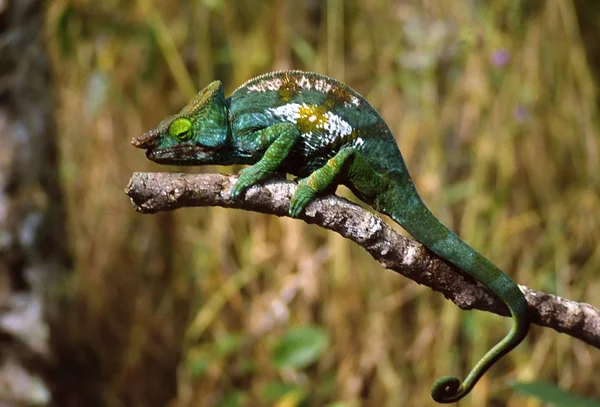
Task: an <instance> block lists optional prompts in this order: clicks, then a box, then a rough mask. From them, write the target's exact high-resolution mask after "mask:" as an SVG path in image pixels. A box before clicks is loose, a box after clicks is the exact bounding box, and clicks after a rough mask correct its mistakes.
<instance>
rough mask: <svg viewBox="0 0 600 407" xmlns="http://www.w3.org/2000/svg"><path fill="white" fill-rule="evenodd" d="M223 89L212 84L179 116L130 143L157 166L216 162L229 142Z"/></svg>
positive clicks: (174, 116) (219, 83)
mask: <svg viewBox="0 0 600 407" xmlns="http://www.w3.org/2000/svg"><path fill="white" fill-rule="evenodd" d="M228 131H229V126H228V120H227V107H226V104H225V94H224V91H223V85H222V84H221V82H219V81H215V82H212V83H211V84H210V85H208V86H207V87H206V88H204V89H203V90H202V91H201V92H200V93H198V96H196V98H195V99H194V100H193V101H192V102H191V103H189V104H188V105H187V106H186V107H184V108H183V109H182V110H181V112H179V113H178V114H176V115H173V116H171V117H168V118H166V119H165V120H163V121H162V122H160V124H159V125H158V126H157V127H156V128H155V129H154V130H150V131H149V132H147V133H145V134H143V135H142V136H141V137H136V138H134V139H133V140H132V141H131V144H133V145H134V146H135V147H137V148H143V149H145V150H146V156H147V157H148V158H149V159H150V160H152V161H155V162H157V163H159V164H175V165H198V164H210V163H213V162H216V161H217V159H218V156H219V154H220V150H221V149H222V148H223V147H224V146H225V145H226V143H227V138H228Z"/></svg>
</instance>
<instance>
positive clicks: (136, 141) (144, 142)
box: [131, 131, 158, 149]
mask: <svg viewBox="0 0 600 407" xmlns="http://www.w3.org/2000/svg"><path fill="white" fill-rule="evenodd" d="M157 138H158V133H157V132H156V131H149V132H147V133H144V134H143V135H141V136H140V137H134V138H133V139H132V140H131V145H132V146H134V147H136V148H143V149H149V148H152V147H153V146H154V141H155V140H156V139H157Z"/></svg>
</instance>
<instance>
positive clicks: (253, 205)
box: [125, 173, 600, 349]
mask: <svg viewBox="0 0 600 407" xmlns="http://www.w3.org/2000/svg"><path fill="white" fill-rule="evenodd" d="M236 180H237V177H236V176H228V175H222V174H180V173H134V174H133V176H132V177H131V180H130V181H129V185H128V186H127V188H126V189H125V193H127V195H129V196H130V197H131V201H132V203H133V205H134V206H135V209H136V210H137V211H138V212H141V213H155V212H159V211H168V210H173V209H177V208H181V207H189V206H222V207H225V208H239V209H245V210H251V211H256V212H262V213H268V214H273V215H277V216H288V214H287V210H288V205H289V200H290V197H291V196H292V193H293V192H294V190H295V188H296V187H295V184H294V183H293V182H290V181H286V180H272V181H267V182H265V183H263V184H260V185H256V186H254V187H252V188H250V189H249V190H248V191H247V192H246V194H245V195H246V196H245V198H244V199H240V200H237V201H232V200H231V199H230V198H229V191H230V189H231V186H232V185H233V184H234V183H235V181H236ZM300 218H301V219H302V220H304V221H305V222H307V223H311V224H315V225H319V226H321V227H324V228H326V229H330V230H333V231H335V232H337V233H339V234H340V235H342V236H344V237H346V238H348V239H350V240H353V241H354V242H356V243H358V244H359V245H360V246H362V247H363V248H364V249H365V250H367V251H368V252H369V253H370V254H371V255H372V256H373V257H374V258H375V259H376V260H377V261H379V262H380V263H381V264H382V265H383V266H384V267H386V268H388V269H391V270H394V271H396V272H398V273H400V274H402V275H403V276H406V277H408V278H410V279H411V280H414V281H415V282H417V283H419V284H423V285H426V286H428V287H431V288H432V289H433V290H435V291H439V292H441V293H442V294H444V296H445V297H446V298H448V299H450V300H451V301H452V302H454V303H455V304H456V305H458V306H459V307H460V308H462V309H466V310H468V309H479V310H484V311H490V312H493V313H496V314H500V315H508V310H507V309H506V307H505V305H504V303H503V302H502V301H500V300H498V299H496V298H495V297H494V296H492V295H491V294H489V293H488V291H487V290H486V289H485V288H484V287H483V286H481V285H480V284H478V283H477V282H476V281H474V280H472V279H471V278H470V277H468V276H466V275H464V274H463V273H462V272H460V271H459V270H457V269H455V268H453V267H452V266H449V265H448V264H446V263H445V262H444V261H443V260H441V259H440V258H439V257H437V256H436V255H434V254H433V253H431V252H429V251H428V250H427V249H425V248H424V247H423V246H422V245H421V244H419V243H417V242H415V241H413V240H410V239H408V238H405V237H403V236H401V235H400V234H398V233H397V232H395V231H394V230H393V229H392V228H391V227H390V226H388V225H387V224H386V223H385V222H384V221H383V220H382V219H381V217H379V216H378V215H376V214H373V213H371V212H368V211H366V210H365V209H363V208H361V207H360V206H358V205H355V204H353V203H351V202H349V201H347V200H345V199H342V198H339V197H336V196H334V195H327V196H325V197H322V198H319V199H316V200H315V201H314V202H313V203H311V204H310V205H309V206H308V207H307V208H306V210H305V211H304V213H303V214H302V216H300ZM520 287H521V290H522V291H523V292H524V294H525V296H526V298H527V301H528V303H529V313H530V315H531V319H532V321H533V322H534V323H536V324H538V325H541V326H546V327H549V328H552V329H554V330H556V331H558V332H562V333H565V334H567V335H570V336H573V337H575V338H578V339H581V340H582V341H584V342H586V343H588V344H590V345H592V346H594V347H596V348H599V349H600V311H599V310H598V309H596V308H594V307H592V306H591V305H589V304H586V303H581V302H575V301H571V300H567V299H564V298H561V297H558V296H556V295H552V294H547V293H544V292H541V291H536V290H533V289H530V288H527V287H524V286H520Z"/></svg>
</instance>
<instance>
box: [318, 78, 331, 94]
mask: <svg viewBox="0 0 600 407" xmlns="http://www.w3.org/2000/svg"><path fill="white" fill-rule="evenodd" d="M331 88H332V86H331V84H330V83H327V81H326V80H325V79H317V80H315V89H316V90H318V91H319V92H323V93H329V91H330V90H331Z"/></svg>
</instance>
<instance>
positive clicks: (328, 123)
mask: <svg viewBox="0 0 600 407" xmlns="http://www.w3.org/2000/svg"><path fill="white" fill-rule="evenodd" d="M311 110H312V111H314V107H311V106H310V105H307V104H306V103H302V104H299V103H286V104H285V105H281V106H277V107H272V108H270V109H269V112H271V113H272V114H273V115H274V116H275V117H277V118H278V119H281V120H285V121H286V122H290V123H294V124H298V120H299V119H301V118H304V119H306V120H308V121H309V122H311V123H315V124H314V128H315V129H318V130H321V129H322V130H324V131H323V133H322V135H321V138H322V141H323V142H325V143H329V142H332V141H334V140H335V139H337V138H343V137H345V136H349V135H350V134H351V133H352V126H351V125H350V123H348V122H347V121H346V120H344V119H342V118H341V117H340V116H338V115H337V114H335V113H332V112H329V111H328V112H325V113H324V114H323V115H322V118H323V119H324V120H319V121H317V116H316V115H314V114H311V115H310V116H308V117H306V116H303V114H305V113H306V112H311ZM301 112H302V113H301ZM309 134H312V132H307V133H306V134H304V136H305V137H306V136H307V135H309ZM360 140H361V143H364V141H363V140H362V139H360ZM355 142H356V140H355Z"/></svg>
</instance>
